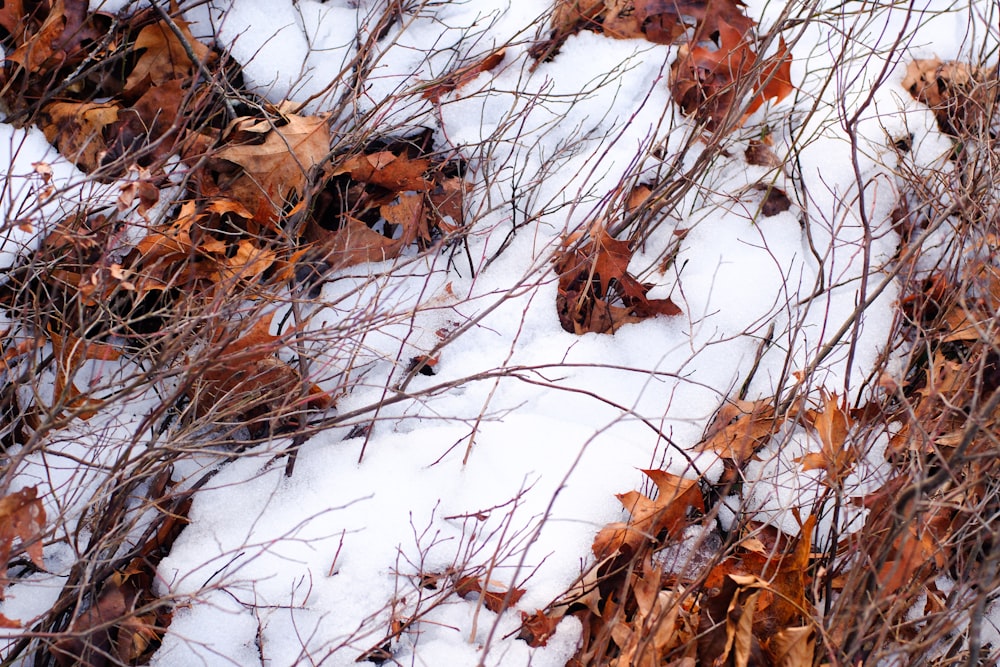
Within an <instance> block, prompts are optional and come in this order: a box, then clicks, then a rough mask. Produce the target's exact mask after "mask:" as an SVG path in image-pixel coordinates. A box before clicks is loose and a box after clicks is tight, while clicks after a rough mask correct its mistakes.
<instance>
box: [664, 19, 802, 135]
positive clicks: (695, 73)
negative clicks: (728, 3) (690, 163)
mask: <svg viewBox="0 0 1000 667" xmlns="http://www.w3.org/2000/svg"><path fill="white" fill-rule="evenodd" d="M711 34H712V35H713V36H714V35H717V37H716V38H714V39H713V41H714V42H715V43H714V44H713V45H712V46H703V45H701V44H685V45H683V46H681V48H680V50H679V52H678V56H677V59H676V60H675V61H674V62H673V64H672V65H671V66H670V93H671V96H672V97H673V100H674V102H675V103H677V105H678V106H679V107H680V108H681V110H682V111H683V112H684V113H685V114H686V115H688V116H692V117H694V118H695V120H696V121H697V122H699V123H704V124H705V127H706V128H707V129H708V130H716V129H718V128H719V127H720V125H721V124H722V123H723V121H724V120H725V119H726V118H727V117H729V116H730V115H731V114H733V113H734V107H735V106H736V105H737V104H739V103H741V102H742V99H737V96H736V94H737V92H738V88H739V87H740V84H741V83H743V82H745V81H746V80H747V78H748V77H750V76H755V77H756V80H755V82H754V84H753V91H752V94H751V97H750V100H749V102H748V103H747V107H746V110H745V111H744V113H743V114H742V119H743V120H745V119H746V118H747V117H748V116H749V115H750V114H752V113H753V112H754V111H756V110H757V109H758V108H760V106H761V105H762V104H763V103H764V101H765V100H768V99H770V100H773V101H775V102H777V101H780V100H782V99H784V98H785V97H786V96H787V95H788V94H789V93H791V92H792V91H793V90H794V86H793V85H792V82H791V64H792V60H791V55H790V52H789V50H788V47H787V45H786V44H785V42H784V40H780V41H779V46H778V52H777V53H776V54H775V55H773V56H771V57H769V58H766V59H765V60H764V62H763V63H761V59H760V57H759V55H758V54H757V53H756V52H755V51H754V50H753V48H751V42H750V38H749V36H748V33H746V32H744V31H741V30H739V28H737V27H734V26H733V25H731V24H730V23H727V22H726V21H721V20H720V21H719V22H718V29H717V31H716V32H713V33H711ZM735 124H736V123H735V122H734V123H733V125H734V126H735Z"/></svg>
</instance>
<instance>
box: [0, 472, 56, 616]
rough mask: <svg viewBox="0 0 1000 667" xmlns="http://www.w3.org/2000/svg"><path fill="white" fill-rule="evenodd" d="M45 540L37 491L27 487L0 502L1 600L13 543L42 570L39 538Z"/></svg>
mask: <svg viewBox="0 0 1000 667" xmlns="http://www.w3.org/2000/svg"><path fill="white" fill-rule="evenodd" d="M44 536H45V507H44V506H43V505H42V501H41V499H40V498H38V489H37V487H34V486H28V487H25V488H23V489H21V490H20V491H15V492H14V493H9V494H7V495H6V496H4V497H3V498H0V562H2V563H3V564H4V569H3V572H2V573H0V599H3V597H4V588H5V587H6V585H7V581H8V580H7V576H6V572H7V564H8V563H10V561H11V557H12V555H13V554H16V553H19V551H17V550H15V548H14V543H15V540H18V541H20V545H19V546H20V550H21V551H23V553H25V554H27V555H28V558H30V559H31V562H32V563H34V564H35V566H36V567H39V568H44V567H45V563H44V561H43V559H42V538H43V537H44Z"/></svg>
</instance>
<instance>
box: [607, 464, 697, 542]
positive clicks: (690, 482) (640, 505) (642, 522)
mask: <svg viewBox="0 0 1000 667" xmlns="http://www.w3.org/2000/svg"><path fill="white" fill-rule="evenodd" d="M643 473H645V475H646V476H647V477H649V479H650V480H652V481H653V483H654V484H655V485H656V488H657V492H658V493H657V496H656V499H655V500H653V499H650V498H648V497H646V496H644V495H642V494H641V493H639V492H638V491H629V492H627V493H623V494H619V495H618V500H620V501H621V503H622V506H623V507H624V508H625V509H626V510H628V512H629V514H630V515H631V516H630V518H629V520H628V522H627V523H615V524H610V525H608V526H606V527H605V528H603V529H602V530H601V531H600V532H599V533H598V534H597V537H596V538H594V544H593V546H592V550H593V552H594V555H595V556H596V557H597V558H598V559H602V558H607V557H609V556H613V555H616V554H626V555H631V554H635V553H636V552H637V551H638V549H639V547H640V545H642V543H644V542H646V541H651V540H655V539H656V538H657V536H658V535H659V534H660V533H661V532H663V531H666V532H667V534H668V535H670V536H671V537H677V536H679V535H680V533H681V531H682V530H683V529H684V528H685V527H687V513H688V510H690V509H694V510H696V511H699V512H704V510H705V507H704V500H703V499H702V495H701V489H700V488H699V487H698V480H697V479H687V478H684V477H678V476H677V475H672V474H670V473H668V472H665V471H663V470H643Z"/></svg>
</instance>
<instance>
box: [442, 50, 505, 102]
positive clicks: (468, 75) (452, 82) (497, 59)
mask: <svg viewBox="0 0 1000 667" xmlns="http://www.w3.org/2000/svg"><path fill="white" fill-rule="evenodd" d="M506 52H507V49H506V48H502V49H498V50H496V51H494V52H493V53H491V54H489V55H488V56H486V57H485V58H483V59H482V60H480V61H479V62H475V63H471V64H469V65H464V66H462V67H460V68H458V69H457V70H455V71H454V72H451V73H449V74H447V75H445V76H443V77H440V78H439V79H437V80H436V81H435V82H432V83H431V84H429V85H428V86H427V88H425V89H424V93H423V95H424V98H425V99H428V100H430V101H431V102H435V103H436V102H440V101H441V97H442V96H444V95H447V94H448V93H452V92H455V91H456V90H458V89H459V88H461V87H462V86H464V85H466V84H468V83H470V82H471V81H473V80H474V79H475V78H476V77H478V76H479V75H480V74H482V73H483V72H489V71H491V70H493V69H495V68H496V66H497V65H499V64H500V63H502V62H503V59H504V55H505V54H506Z"/></svg>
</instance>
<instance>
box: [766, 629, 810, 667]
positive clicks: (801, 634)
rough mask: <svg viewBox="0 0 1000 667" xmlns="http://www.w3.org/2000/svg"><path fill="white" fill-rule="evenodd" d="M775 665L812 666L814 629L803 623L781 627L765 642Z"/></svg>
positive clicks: (788, 666)
mask: <svg viewBox="0 0 1000 667" xmlns="http://www.w3.org/2000/svg"><path fill="white" fill-rule="evenodd" d="M766 649H767V652H768V653H769V654H770V655H771V660H772V661H773V664H774V665H775V667H812V665H813V660H814V658H815V654H816V631H815V629H814V628H813V627H812V626H808V625H803V626H797V627H789V628H783V629H781V630H779V631H778V632H776V633H775V634H774V636H773V637H771V639H770V640H768V642H767V644H766Z"/></svg>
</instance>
